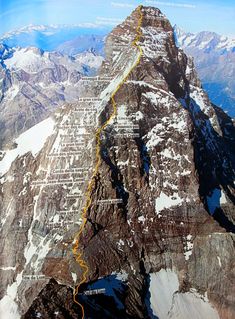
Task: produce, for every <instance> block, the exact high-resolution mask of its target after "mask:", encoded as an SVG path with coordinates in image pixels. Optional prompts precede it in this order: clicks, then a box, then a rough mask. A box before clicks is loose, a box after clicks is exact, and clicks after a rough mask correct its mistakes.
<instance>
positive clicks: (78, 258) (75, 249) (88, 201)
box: [72, 6, 143, 319]
mask: <svg viewBox="0 0 235 319" xmlns="http://www.w3.org/2000/svg"><path fill="white" fill-rule="evenodd" d="M137 9H138V11H139V14H140V17H139V19H138V25H137V28H136V37H135V39H134V41H133V42H132V45H133V46H135V47H137V48H138V50H139V56H138V59H137V61H136V63H135V64H134V65H133V66H132V68H131V69H130V71H129V72H128V74H127V75H126V76H125V78H124V79H123V80H122V81H121V82H120V83H119V84H118V86H117V87H116V89H115V90H114V92H113V93H112V95H111V102H112V106H113V112H112V114H111V115H110V117H109V119H108V120H107V121H106V122H105V123H104V124H103V125H102V126H101V127H100V128H98V129H97V131H96V133H95V138H96V157H95V158H96V165H95V168H94V171H93V174H92V177H91V180H90V182H89V184H88V187H87V190H86V193H85V198H86V202H85V206H84V208H83V209H82V216H81V217H82V224H81V227H80V229H79V231H78V233H77V234H76V235H75V238H74V241H75V243H74V246H73V249H72V251H73V254H74V256H75V259H76V262H77V263H78V264H79V265H80V267H81V268H82V270H83V274H82V279H81V281H80V282H79V284H78V285H77V287H76V288H75V289H74V292H73V300H74V302H75V303H76V304H77V305H79V306H80V307H81V310H82V319H84V316H85V312H84V307H83V305H82V304H80V303H79V302H78V301H77V300H76V296H77V294H78V290H79V287H80V286H81V285H82V284H83V283H85V282H86V279H87V277H86V276H87V273H88V271H89V268H88V266H87V264H86V262H85V260H83V258H82V253H81V252H79V249H78V248H79V240H80V236H81V234H82V232H83V229H84V227H85V225H86V222H87V217H86V215H87V211H88V209H89V208H90V206H91V193H92V189H93V186H94V183H95V177H96V175H97V174H98V171H99V167H100V164H101V155H100V144H101V138H100V137H101V133H102V131H103V130H104V129H105V128H106V127H107V125H109V123H110V122H111V121H112V119H113V118H114V117H115V116H116V115H117V103H116V101H115V95H116V94H117V92H118V91H119V89H120V88H121V87H122V86H123V84H124V83H125V82H126V80H127V78H128V77H129V75H130V73H131V72H132V71H133V69H134V68H135V67H136V66H137V65H138V64H139V63H140V59H141V57H142V55H143V50H142V48H141V47H140V46H139V45H138V44H137V43H138V42H139V40H140V38H141V37H142V32H141V26H142V21H143V14H142V12H141V9H142V6H139V7H138V8H137Z"/></svg>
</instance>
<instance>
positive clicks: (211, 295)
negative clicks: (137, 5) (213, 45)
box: [0, 7, 235, 319]
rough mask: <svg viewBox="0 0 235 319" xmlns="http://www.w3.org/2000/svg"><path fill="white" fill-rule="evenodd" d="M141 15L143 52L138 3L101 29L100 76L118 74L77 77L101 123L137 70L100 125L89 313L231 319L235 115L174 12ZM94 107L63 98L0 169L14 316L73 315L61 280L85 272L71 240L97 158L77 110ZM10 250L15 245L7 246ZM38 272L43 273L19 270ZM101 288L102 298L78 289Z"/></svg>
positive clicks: (88, 257) (7, 289) (7, 288)
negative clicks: (197, 63)
mask: <svg viewBox="0 0 235 319" xmlns="http://www.w3.org/2000/svg"><path fill="white" fill-rule="evenodd" d="M141 12H142V15H143V20H142V27H141V31H142V37H141V39H140V42H139V45H140V47H141V49H142V51H143V55H142V56H141V58H140V61H139V63H138V65H137V63H136V62H137V61H138V57H139V54H140V53H139V50H137V48H134V47H133V46H132V45H131V43H132V41H133V40H134V39H135V37H136V27H137V25H138V21H139V18H140V17H139V10H135V11H134V12H133V13H132V15H131V16H130V17H128V18H127V20H126V21H125V22H124V23H123V24H121V25H119V26H118V27H117V28H115V29H114V30H113V31H112V32H111V34H110V35H109V36H108V37H107V43H106V55H107V59H106V61H105V62H104V63H103V65H102V67H101V69H100V76H102V77H114V79H113V80H111V81H110V84H109V85H107V83H105V82H98V81H97V82H96V80H94V81H93V82H92V83H91V84H87V83H86V84H85V83H84V87H83V95H84V96H86V97H91V96H93V97H100V99H101V101H99V105H98V107H97V111H96V115H99V123H98V124H97V127H101V126H102V125H103V124H104V123H105V122H106V120H107V119H108V118H109V116H110V114H111V113H112V112H113V110H112V108H113V104H112V103H111V102H110V98H111V95H112V93H113V92H114V90H115V89H116V87H117V86H118V85H119V83H122V80H123V79H125V77H126V76H127V75H128V73H129V72H130V71H131V70H132V68H133V66H135V68H134V69H133V70H132V71H131V73H130V74H129V76H128V78H127V79H126V80H125V83H124V84H123V85H121V86H120V88H119V90H118V91H117V93H116V95H115V101H116V104H117V115H116V117H115V119H113V120H112V121H110V123H109V125H107V126H106V127H105V129H104V130H103V132H102V138H101V150H100V154H101V165H100V167H99V172H98V174H97V176H96V178H95V183H94V187H93V190H92V196H91V206H90V209H89V211H88V214H87V223H86V226H85V229H84V231H83V233H82V236H81V238H80V250H81V251H82V252H83V256H84V260H85V261H86V263H87V265H88V266H89V272H88V275H87V282H86V283H85V284H84V285H83V286H81V287H80V293H81V295H79V296H78V297H79V301H80V302H81V303H82V304H83V305H84V308H85V314H86V318H156V317H159V318H160V319H162V318H180V319H182V318H188V317H189V316H192V317H193V318H194V317H195V318H196V315H197V316H199V317H202V318H205V319H206V318H209V317H210V318H213V319H214V318H222V319H232V318H233V317H234V314H235V309H234V302H233V301H234V300H233V296H234V292H235V291H234V285H233V283H234V282H233V278H234V273H233V269H234V258H233V255H234V235H233V231H234V212H235V210H234V183H233V181H234V173H233V172H234V164H235V163H234V137H235V136H234V135H235V134H234V124H233V122H232V121H231V119H230V118H229V117H228V116H227V115H226V114H225V113H224V112H223V111H222V110H221V109H219V108H218V107H216V106H214V105H213V104H211V103H210V101H209V99H208V97H207V95H206V94H205V92H204V91H203V90H202V88H201V86H200V81H199V79H198V78H197V76H196V72H195V70H194V67H193V63H192V60H191V59H188V58H187V56H186V55H185V54H184V53H183V51H182V50H179V49H178V48H177V47H176V45H175V42H174V36H173V29H172V27H171V25H170V23H169V21H168V20H167V19H166V18H165V17H164V16H163V15H162V13H161V12H160V11H159V10H158V9H154V8H149V7H143V8H142V9H141ZM95 103H96V102H95V101H94V100H93V101H83V102H81V101H79V102H78V103H76V104H71V105H68V106H67V107H66V108H64V109H63V110H62V111H61V112H60V114H57V115H56V118H55V121H56V123H57V126H56V129H55V131H54V133H53V135H51V137H50V138H49V139H48V140H47V143H46V145H45V146H44V148H43V149H42V151H41V152H40V153H39V155H37V156H36V157H33V156H32V155H31V154H30V153H27V154H26V155H24V156H23V157H21V158H18V159H17V160H16V161H15V162H14V163H13V164H12V166H11V169H10V170H9V172H8V173H7V174H6V175H5V176H4V178H3V179H2V191H1V211H2V214H3V217H5V224H4V227H2V233H1V236H2V237H1V239H3V240H1V243H2V247H1V249H2V251H5V255H3V256H4V257H3V258H2V262H3V265H4V267H5V268H7V267H8V268H9V269H8V270H6V269H5V270H3V268H2V273H3V274H2V275H1V276H2V277H1V278H3V277H4V285H3V286H2V288H1V289H2V291H1V294H2V296H4V298H3V301H1V302H2V304H1V303H0V306H2V307H3V306H4V305H5V304H6V303H7V301H8V299H9V298H10V297H11V298H12V299H14V303H11V307H12V309H13V310H12V311H15V314H16V315H15V318H18V317H20V315H22V318H32V317H34V316H41V317H42V318H54V316H58V317H59V318H77V316H78V315H80V312H79V311H81V309H80V308H79V309H77V307H76V306H75V305H73V304H72V296H71V288H69V287H73V286H74V285H75V284H76V283H78V282H79V281H80V278H81V276H82V270H81V269H80V268H79V266H78V264H76V262H75V261H74V258H73V256H72V253H71V249H72V245H73V244H72V241H73V238H74V234H75V233H76V232H77V231H78V229H79V225H80V223H81V221H80V218H81V210H82V207H83V206H84V193H85V191H86V187H87V183H88V181H89V179H90V178H91V175H92V168H93V167H94V165H95V162H96V160H95V152H96V149H95V142H96V141H95V138H94V135H95V128H94V127H92V125H94V124H95V122H94V121H93V120H92V121H93V122H91V123H90V124H91V126H90V127H89V119H85V115H84V114H85V113H82V112H84V109H85V107H89V108H90V110H92V109H94V108H95ZM90 113H91V114H92V115H94V114H93V113H92V112H91V111H90ZM76 114H80V115H76ZM79 116H80V117H79ZM90 119H91V118H90ZM79 121H81V122H79ZM78 123H80V124H78ZM76 129H77V131H75V130H76ZM81 130H82V131H81ZM65 139H66V142H65ZM82 141H83V142H82ZM64 144H66V145H64ZM65 147H67V149H65ZM68 148H69V150H68ZM79 151H82V152H81V153H82V154H80V155H78V153H79ZM63 152H67V153H65V154H64V155H63V157H61V156H62V153H63ZM75 152H78V153H77V154H76V155H77V156H76V155H75ZM48 154H49V156H48ZM58 154H60V157H59V158H57V157H56V156H57V155H58ZM5 156H6V155H5ZM19 167H21V168H22V169H21V170H19ZM79 170H82V173H83V175H81V173H79V172H80V171H79ZM86 170H87V172H86V174H85V173H84V172H85V171H86ZM27 173H28V175H26V174H27ZM56 174H57V175H58V174H60V175H61V179H63V181H61V179H60V181H61V182H59V180H58V178H56ZM85 175H86V177H85ZM24 176H28V178H27V179H26V180H24ZM81 178H82V183H79V181H80V180H81ZM35 181H36V183H38V184H37V187H35ZM42 181H47V185H45V184H43V182H42ZM49 181H51V184H49V183H48V182H49ZM53 183H54V184H53ZM56 183H57V184H56ZM58 184H60V185H58ZM61 184H63V185H61ZM70 184H72V185H70ZM16 190H17V193H18V194H19V195H18V197H16V196H14V198H13V199H12V197H11V194H16ZM117 199H118V201H117ZM110 200H113V202H110ZM58 212H60V215H59V213H58ZM63 214H65V215H66V216H64V215H63ZM69 214H72V215H73V218H72V219H70V221H74V223H70V224H69V221H68V215H69ZM23 216H28V218H27V219H26V224H25V227H24V228H23V229H22V227H20V226H19V221H20V220H21V219H22V220H25V219H24V218H23ZM66 218H67V219H66ZM63 219H64V223H62V222H61V220H63ZM59 221H60V222H61V224H60V225H61V227H57V226H58V225H57V224H58V223H59ZM14 225H18V226H17V227H16V229H17V231H16V234H17V235H16V236H13V235H12V232H11V230H12V229H13V226H14ZM50 226H52V227H50ZM62 226H66V229H62ZM19 236H21V237H20V239H19ZM19 240H21V241H22V248H21V249H20V250H19V249H18V248H17V245H16V243H18V241H19ZM9 247H13V249H15V251H14V253H12V254H9V255H8V256H7V251H8V250H9ZM16 248H17V249H16ZM14 267H15V268H14ZM0 269H1V268H0ZM13 270H14V271H15V273H14V271H13ZM38 274H43V275H44V276H45V277H41V279H40V280H39V278H32V277H31V280H27V279H28V277H27V276H32V275H38ZM50 278H54V279H55V280H56V281H57V282H58V283H56V282H55V281H54V280H53V279H51V281H50V282H49V279H50ZM171 279H172V280H171ZM168 281H169V282H168ZM173 283H174V284H173ZM12 285H15V286H14V287H15V290H14V291H16V292H15V294H14V293H13V292H12V290H13V286H12ZM65 286H66V287H65ZM159 287H160V288H159ZM161 287H162V288H161ZM98 288H106V292H105V294H104V295H97V296H87V295H84V294H82V293H83V292H84V290H87V289H98ZM40 291H41V292H40ZM162 295H163V296H165V295H166V296H167V297H168V298H166V300H162V299H161V296H162ZM155 296H156V298H155ZM159 302H160V305H159ZM16 304H18V309H17V306H16ZM185 304H186V305H187V307H186V306H185ZM47 305H48V306H47ZM163 305H164V306H163ZM0 309H2V308H0ZM182 309H183V310H182ZM187 309H189V310H187ZM187 311H189V312H187ZM195 313H196V315H195Z"/></svg>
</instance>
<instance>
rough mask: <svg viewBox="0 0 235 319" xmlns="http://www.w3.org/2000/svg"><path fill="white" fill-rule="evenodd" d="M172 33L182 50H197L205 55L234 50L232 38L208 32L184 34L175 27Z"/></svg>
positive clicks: (234, 41)
mask: <svg viewBox="0 0 235 319" xmlns="http://www.w3.org/2000/svg"><path fill="white" fill-rule="evenodd" d="M174 31H175V34H176V37H177V42H178V44H179V45H180V46H181V47H183V48H185V47H187V48H191V49H192V48H195V49H197V50H198V49H199V50H203V51H206V52H207V53H208V52H210V51H212V50H213V51H217V52H220V53H225V52H229V51H234V50H235V39H233V38H232V37H227V36H224V35H219V34H217V33H215V32H209V31H202V32H199V33H190V32H185V31H184V30H183V29H181V28H180V27H178V26H177V25H175V26H174Z"/></svg>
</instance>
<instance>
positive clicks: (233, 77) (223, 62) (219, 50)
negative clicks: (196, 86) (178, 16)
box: [174, 26, 235, 117]
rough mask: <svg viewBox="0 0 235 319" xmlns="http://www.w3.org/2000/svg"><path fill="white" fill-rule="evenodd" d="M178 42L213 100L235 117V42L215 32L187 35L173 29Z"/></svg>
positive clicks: (180, 30) (177, 29)
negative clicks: (189, 57) (191, 60)
mask: <svg viewBox="0 0 235 319" xmlns="http://www.w3.org/2000/svg"><path fill="white" fill-rule="evenodd" d="M174 31H175V36H176V40H177V43H178V45H179V46H180V47H182V48H183V49H184V51H185V52H186V53H187V54H188V55H191V56H193V57H194V63H195V65H196V68H197V71H198V73H199V76H200V78H201V80H202V83H203V87H204V88H205V89H206V91H207V92H208V94H209V97H210V99H211V100H212V102H213V103H215V104H216V105H219V106H221V107H222V108H223V109H224V110H225V111H227V112H228V114H229V115H230V116H232V117H235V39H231V38H229V37H225V36H221V35H218V34H216V33H214V32H206V31H203V32H199V33H196V34H193V33H187V32H185V31H183V30H182V29H180V28H179V27H177V26H175V27H174Z"/></svg>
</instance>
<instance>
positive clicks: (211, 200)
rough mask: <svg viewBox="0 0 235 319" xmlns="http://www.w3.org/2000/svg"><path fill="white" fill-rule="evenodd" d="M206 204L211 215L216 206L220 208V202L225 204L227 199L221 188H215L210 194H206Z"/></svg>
mask: <svg viewBox="0 0 235 319" xmlns="http://www.w3.org/2000/svg"><path fill="white" fill-rule="evenodd" d="M206 198H207V205H208V209H209V212H210V214H211V215H213V214H214V212H215V210H216V208H220V207H221V204H226V203H227V199H226V197H225V194H224V192H223V190H221V189H219V188H215V189H214V190H213V191H212V193H211V195H210V196H207V197H206Z"/></svg>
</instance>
